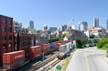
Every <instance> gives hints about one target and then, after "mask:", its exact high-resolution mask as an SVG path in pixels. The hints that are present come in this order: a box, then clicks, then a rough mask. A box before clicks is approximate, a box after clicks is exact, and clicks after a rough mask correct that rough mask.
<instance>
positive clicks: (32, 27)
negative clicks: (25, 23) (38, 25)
mask: <svg viewBox="0 0 108 71" xmlns="http://www.w3.org/2000/svg"><path fill="white" fill-rule="evenodd" d="M29 28H31V29H34V22H33V21H32V20H31V21H30V22H29Z"/></svg>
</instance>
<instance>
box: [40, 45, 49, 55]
mask: <svg viewBox="0 0 108 71" xmlns="http://www.w3.org/2000/svg"><path fill="white" fill-rule="evenodd" d="M49 48H50V45H49V44H42V49H43V52H44V53H45V54H46V53H48V51H49Z"/></svg>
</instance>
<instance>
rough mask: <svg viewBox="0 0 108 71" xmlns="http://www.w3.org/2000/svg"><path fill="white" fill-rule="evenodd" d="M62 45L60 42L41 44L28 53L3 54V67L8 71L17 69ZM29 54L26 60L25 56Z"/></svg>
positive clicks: (20, 51)
mask: <svg viewBox="0 0 108 71" xmlns="http://www.w3.org/2000/svg"><path fill="white" fill-rule="evenodd" d="M62 44H63V43H60V42H52V43H48V44H42V45H41V46H39V45H36V46H32V47H30V48H29V51H28V52H26V51H25V50H19V51H15V52H9V53H4V54H3V67H4V68H6V69H8V70H14V69H16V68H18V67H21V66H22V65H24V64H25V63H26V62H27V61H28V62H30V61H33V60H35V59H37V58H39V57H41V56H42V54H43V53H44V54H47V53H49V52H53V51H54V50H58V49H59V47H60V46H61V45H62ZM27 53H30V54H29V56H28V57H27V58H29V59H28V60H26V54H27Z"/></svg>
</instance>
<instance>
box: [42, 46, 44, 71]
mask: <svg viewBox="0 0 108 71" xmlns="http://www.w3.org/2000/svg"><path fill="white" fill-rule="evenodd" d="M43 47H44V46H43ZM44 60H45V54H44V49H43V53H42V68H43V69H42V71H45V68H44Z"/></svg>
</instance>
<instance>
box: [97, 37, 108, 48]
mask: <svg viewBox="0 0 108 71" xmlns="http://www.w3.org/2000/svg"><path fill="white" fill-rule="evenodd" d="M106 44H108V39H107V38H102V39H101V40H99V41H98V42H97V44H96V46H97V47H98V48H102V47H103V46H104V45H106Z"/></svg>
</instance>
